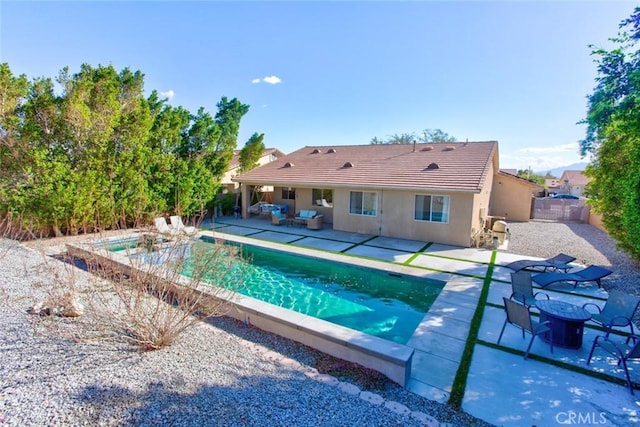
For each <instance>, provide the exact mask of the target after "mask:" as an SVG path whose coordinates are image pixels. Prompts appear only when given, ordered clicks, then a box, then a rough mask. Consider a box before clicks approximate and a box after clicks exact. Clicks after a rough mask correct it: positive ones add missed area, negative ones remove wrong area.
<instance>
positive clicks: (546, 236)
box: [507, 221, 640, 295]
mask: <svg viewBox="0 0 640 427" xmlns="http://www.w3.org/2000/svg"><path fill="white" fill-rule="evenodd" d="M509 231H510V232H511V238H510V240H509V248H508V250H507V252H510V253H515V254H521V255H529V256H535V257H540V258H549V257H552V256H554V255H556V254H558V253H559V252H563V253H565V254H568V255H572V256H574V257H576V261H575V262H577V263H580V264H583V265H588V264H597V265H601V266H603V267H606V268H609V269H610V270H612V271H613V274H611V275H609V276H607V277H605V278H604V279H602V286H603V287H604V288H605V289H607V290H610V289H619V290H623V291H625V292H628V293H630V294H635V295H640V265H638V264H637V263H636V262H634V261H633V260H632V259H631V258H629V256H628V255H627V254H625V253H624V252H621V251H618V250H617V249H616V245H615V242H614V241H613V240H612V239H611V238H610V237H609V235H608V234H607V233H605V232H603V231H600V230H599V229H597V228H595V227H593V226H592V225H589V224H574V223H566V224H565V223H556V222H542V221H531V222H515V223H513V222H512V223H509Z"/></svg>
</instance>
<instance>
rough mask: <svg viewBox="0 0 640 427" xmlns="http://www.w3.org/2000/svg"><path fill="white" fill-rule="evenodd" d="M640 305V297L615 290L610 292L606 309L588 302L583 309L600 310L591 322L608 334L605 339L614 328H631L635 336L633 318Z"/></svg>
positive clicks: (592, 316)
mask: <svg viewBox="0 0 640 427" xmlns="http://www.w3.org/2000/svg"><path fill="white" fill-rule="evenodd" d="M639 305H640V297H637V296H635V295H629V294H626V293H624V292H622V291H617V290H615V289H614V290H612V291H611V292H609V298H608V299H607V301H606V302H605V304H604V307H602V308H600V306H598V305H596V304H594V303H592V302H588V303H586V304H584V305H583V306H582V308H584V309H586V308H587V307H595V308H596V309H597V310H598V312H597V313H593V314H592V315H591V320H593V321H594V322H595V323H597V324H598V325H600V326H602V327H603V328H604V330H605V332H606V333H605V337H608V336H609V334H610V333H611V330H612V329H613V327H614V326H618V327H622V328H624V327H626V326H629V327H630V328H631V334H632V335H633V316H634V314H635V313H636V310H638V306H639Z"/></svg>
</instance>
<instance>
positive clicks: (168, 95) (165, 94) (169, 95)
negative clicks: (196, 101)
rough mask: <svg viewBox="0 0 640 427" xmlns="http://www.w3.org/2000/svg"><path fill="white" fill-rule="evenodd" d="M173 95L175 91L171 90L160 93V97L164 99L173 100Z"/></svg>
mask: <svg viewBox="0 0 640 427" xmlns="http://www.w3.org/2000/svg"><path fill="white" fill-rule="evenodd" d="M173 95H175V92H174V91H173V89H169V90H168V91H166V92H160V96H161V97H163V98H168V99H171V98H173Z"/></svg>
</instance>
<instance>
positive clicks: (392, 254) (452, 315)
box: [202, 217, 640, 426]
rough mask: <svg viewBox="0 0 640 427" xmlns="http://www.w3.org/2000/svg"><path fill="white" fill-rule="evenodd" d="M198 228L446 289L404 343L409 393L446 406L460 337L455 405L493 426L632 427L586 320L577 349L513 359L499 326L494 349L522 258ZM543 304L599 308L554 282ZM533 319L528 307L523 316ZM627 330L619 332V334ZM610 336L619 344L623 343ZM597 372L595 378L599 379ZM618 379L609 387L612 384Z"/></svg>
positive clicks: (296, 231) (293, 230)
mask: <svg viewBox="0 0 640 427" xmlns="http://www.w3.org/2000/svg"><path fill="white" fill-rule="evenodd" d="M202 228H205V229H207V228H208V229H213V230H215V231H216V232H217V233H222V234H221V235H222V236H224V234H225V233H227V234H231V235H242V236H246V237H250V238H254V239H259V240H262V241H272V242H278V243H286V244H289V245H291V246H292V249H293V250H294V251H295V248H296V247H304V248H313V249H318V250H322V251H330V252H334V253H341V254H344V255H348V256H350V257H351V258H352V259H353V257H361V258H360V259H361V260H362V264H366V263H367V260H375V261H383V262H387V263H395V264H402V265H404V266H409V267H414V268H419V269H421V270H423V272H428V277H429V278H433V279H437V280H442V281H445V282H446V283H447V284H446V286H445V288H444V289H443V291H442V292H441V294H440V295H439V297H438V298H437V299H436V301H435V302H434V304H433V306H432V307H431V309H430V310H429V312H428V313H427V314H426V315H425V317H424V319H423V321H422V322H421V324H420V325H419V327H418V328H417V329H416V331H415V333H414V335H413V336H412V338H411V339H410V340H409V342H408V343H407V345H408V346H410V347H412V348H413V349H414V350H415V353H414V357H413V363H412V374H411V380H410V381H409V383H408V385H407V388H408V389H409V390H411V391H413V392H414V393H416V394H419V395H421V396H424V397H426V398H428V399H432V400H436V401H439V402H447V400H448V399H449V396H450V393H451V387H452V385H453V383H454V379H455V377H456V374H457V372H458V368H459V364H460V360H461V356H462V353H463V350H464V348H465V346H466V344H467V341H468V340H469V339H471V340H472V342H473V343H474V346H473V357H472V362H471V366H470V370H469V373H468V376H467V383H466V389H465V394H464V399H463V404H462V408H463V409H464V410H465V411H466V412H468V413H470V414H471V415H474V416H476V417H478V418H481V419H483V420H485V421H488V422H490V423H493V424H496V425H513V426H522V425H555V424H574V425H590V424H599V425H621V426H622V425H631V424H634V423H637V422H638V421H640V412H639V411H640V391H638V390H636V396H632V395H631V394H630V393H629V391H628V389H627V388H626V385H625V383H624V381H621V380H622V379H623V378H624V372H623V370H622V369H621V368H620V367H618V366H617V365H616V364H615V360H614V359H611V358H609V357H606V353H604V352H603V351H602V350H599V351H596V354H595V355H594V358H593V360H592V363H591V364H590V365H587V364H586V359H587V356H588V353H589V350H590V348H591V343H592V342H593V339H594V337H595V336H596V335H597V334H599V333H600V331H599V330H598V329H596V328H595V327H594V326H595V325H594V324H593V323H589V322H587V324H586V325H585V330H584V339H583V345H582V347H581V348H579V349H577V350H571V349H564V348H561V347H557V346H556V347H555V348H554V353H553V354H552V353H551V352H550V349H549V344H547V343H546V342H544V341H543V340H541V339H540V338H536V340H535V341H534V343H533V346H532V348H531V353H530V358H529V359H528V360H524V358H523V356H522V354H523V351H524V349H526V346H527V344H528V340H529V335H527V336H526V339H522V335H521V333H520V330H519V329H517V328H515V327H512V326H507V328H506V330H505V333H504V336H503V338H502V341H501V344H500V345H499V346H498V345H496V344H495V343H496V341H497V339H498V335H499V333H500V329H501V327H502V324H503V322H504V319H505V313H504V309H503V307H502V297H503V296H506V297H508V296H509V295H510V293H511V286H510V276H509V273H510V272H511V270H509V269H507V268H504V267H501V265H504V264H506V263H508V262H511V261H514V260H517V259H521V258H523V257H522V256H519V255H515V254H510V253H508V252H502V251H492V250H487V249H472V248H462V247H453V246H446V245H440V244H428V242H418V241H409V240H401V239H393V238H387V237H380V236H370V235H362V234H354V233H345V232H340V231H335V230H332V229H330V228H328V227H325V228H324V229H322V230H308V229H306V228H302V227H285V226H276V225H272V224H271V223H270V221H268V220H265V219H260V218H251V219H234V218H227V217H225V218H216V220H215V222H214V223H206V224H202ZM485 283H486V284H488V292H487V293H486V305H485V306H484V310H483V312H482V323H481V325H480V329H479V331H478V335H477V337H469V331H470V325H471V320H472V319H473V317H474V315H475V313H476V309H477V307H478V304H479V303H480V302H481V301H480V299H481V298H482V295H483V288H484V286H485ZM544 292H545V293H547V294H548V295H549V296H550V298H551V299H557V300H562V301H566V302H570V303H573V304H575V305H579V306H581V305H582V304H584V303H585V302H595V303H597V304H599V305H600V306H602V305H603V302H604V300H605V299H606V298H607V293H606V292H605V291H604V290H601V289H598V288H597V286H595V285H586V286H578V287H577V288H576V289H573V287H571V286H569V285H558V286H554V287H550V288H549V289H545V290H544ZM532 311H533V313H534V315H537V311H536V310H535V309H533V310H532ZM627 330H628V329H627ZM617 339H619V340H624V337H623V336H619V337H618V338H617ZM630 371H631V376H632V380H633V381H634V382H635V383H636V384H637V383H638V382H640V373H639V372H640V362H635V363H632V364H630ZM603 375H604V376H603ZM616 379H617V380H616Z"/></svg>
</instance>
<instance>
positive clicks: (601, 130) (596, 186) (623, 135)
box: [580, 7, 640, 261]
mask: <svg viewBox="0 0 640 427" xmlns="http://www.w3.org/2000/svg"><path fill="white" fill-rule="evenodd" d="M620 29H621V31H620V32H619V33H618V35H617V37H615V38H612V39H610V40H611V41H612V42H613V43H614V46H615V47H614V48H612V49H610V50H606V49H602V48H594V50H593V51H592V55H593V56H595V57H596V63H597V64H598V76H597V78H596V87H595V89H594V91H593V93H592V94H591V95H590V96H589V97H588V101H589V103H588V111H587V117H586V119H585V120H584V122H585V123H586V124H587V125H588V126H587V134H586V138H585V139H584V140H583V141H581V143H580V144H581V154H582V155H583V156H584V155H586V154H591V155H592V159H593V160H592V162H591V164H589V165H588V166H587V168H586V175H587V176H589V177H591V178H592V180H591V182H590V184H589V186H588V188H587V194H588V195H589V197H590V199H591V204H592V205H593V208H594V210H595V211H596V212H599V213H601V214H602V222H603V225H604V227H605V228H606V230H607V231H608V232H609V234H610V235H611V236H612V237H613V238H614V239H615V240H616V242H617V244H618V246H619V247H620V248H621V249H623V250H624V251H626V252H627V253H629V254H630V255H631V256H632V257H633V258H634V259H636V260H638V261H640V52H639V50H638V41H639V40H640V7H636V8H635V10H634V11H633V13H632V14H631V16H630V17H629V18H628V19H626V20H624V21H622V22H621V24H620ZM592 47H593V46H592Z"/></svg>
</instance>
